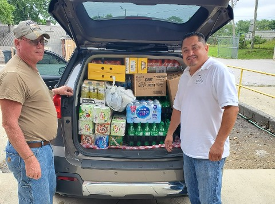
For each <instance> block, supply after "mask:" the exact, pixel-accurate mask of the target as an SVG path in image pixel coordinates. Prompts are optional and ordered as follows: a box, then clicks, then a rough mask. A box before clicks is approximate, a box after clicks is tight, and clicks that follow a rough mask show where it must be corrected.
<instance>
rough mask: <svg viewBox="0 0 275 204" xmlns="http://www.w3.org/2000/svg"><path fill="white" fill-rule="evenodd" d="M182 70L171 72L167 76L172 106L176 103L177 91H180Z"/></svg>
mask: <svg viewBox="0 0 275 204" xmlns="http://www.w3.org/2000/svg"><path fill="white" fill-rule="evenodd" d="M181 74H182V72H177V73H173V74H169V75H168V76H167V87H168V94H169V100H170V104H171V107H173V105H174V100H175V97H176V93H177V91H178V84H179V80H180V77H181Z"/></svg>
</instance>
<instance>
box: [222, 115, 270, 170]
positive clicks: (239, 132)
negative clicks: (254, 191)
mask: <svg viewBox="0 0 275 204" xmlns="http://www.w3.org/2000/svg"><path fill="white" fill-rule="evenodd" d="M229 138H230V155H229V157H228V158H227V160H226V163H225V168H226V169H275V148H274V147H275V137H274V136H272V135H270V134H268V133H266V132H265V131H263V130H260V129H259V128H258V127H256V126H254V125H253V124H251V123H249V122H247V121H246V120H245V119H244V118H242V117H240V116H238V118H237V122H236V124H235V126H234V128H233V130H232V132H231V134H230V137H229Z"/></svg>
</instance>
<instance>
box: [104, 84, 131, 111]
mask: <svg viewBox="0 0 275 204" xmlns="http://www.w3.org/2000/svg"><path fill="white" fill-rule="evenodd" d="M105 94H106V95H105V100H106V104H107V106H109V107H110V108H111V109H112V110H114V111H118V112H122V111H124V110H125V108H126V106H127V104H128V103H131V102H133V101H134V100H135V99H136V97H135V96H134V94H133V91H132V90H131V89H125V88H124V87H120V86H116V85H114V83H113V85H110V84H108V83H106V91H105Z"/></svg>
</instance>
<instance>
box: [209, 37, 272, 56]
mask: <svg viewBox="0 0 275 204" xmlns="http://www.w3.org/2000/svg"><path fill="white" fill-rule="evenodd" d="M249 47H250V45H247V46H246V48H245V49H238V59H273V54H274V47H275V40H269V41H266V42H265V43H263V44H256V45H254V49H250V48H249ZM228 51H230V50H228ZM209 56H212V57H221V56H218V46H217V45H210V46H209ZM224 56H225V55H222V57H223V58H230V57H224Z"/></svg>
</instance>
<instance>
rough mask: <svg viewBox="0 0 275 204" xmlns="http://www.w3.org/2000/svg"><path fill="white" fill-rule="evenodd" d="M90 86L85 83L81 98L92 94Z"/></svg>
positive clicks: (82, 87)
mask: <svg viewBox="0 0 275 204" xmlns="http://www.w3.org/2000/svg"><path fill="white" fill-rule="evenodd" d="M89 92H90V86H89V85H88V84H86V83H83V84H82V86H81V98H89V96H90V93H89Z"/></svg>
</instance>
